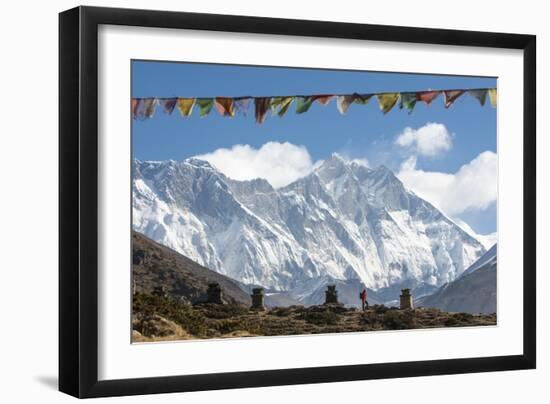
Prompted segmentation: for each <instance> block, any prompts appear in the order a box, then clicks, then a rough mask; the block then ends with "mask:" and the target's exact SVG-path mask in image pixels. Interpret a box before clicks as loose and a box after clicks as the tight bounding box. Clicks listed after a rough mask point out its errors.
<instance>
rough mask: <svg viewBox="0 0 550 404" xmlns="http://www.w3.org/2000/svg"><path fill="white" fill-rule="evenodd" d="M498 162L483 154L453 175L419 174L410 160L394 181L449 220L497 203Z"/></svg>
mask: <svg viewBox="0 0 550 404" xmlns="http://www.w3.org/2000/svg"><path fill="white" fill-rule="evenodd" d="M497 171H498V160H497V155H496V153H493V152H491V151H485V152H483V153H481V154H479V155H478V156H477V157H476V158H475V159H473V160H472V161H470V162H469V163H467V164H465V165H463V166H462V167H460V169H459V170H458V171H457V172H456V173H454V174H449V173H441V172H433V171H423V170H418V169H417V168H416V157H415V156H412V157H410V158H409V159H407V160H405V162H404V163H403V164H402V165H401V169H400V172H399V173H398V175H397V176H398V177H399V179H400V180H401V181H403V183H404V184H405V186H407V187H408V188H410V189H412V190H413V191H414V192H415V193H416V194H418V195H419V196H421V197H422V198H425V199H426V200H427V201H429V202H431V203H432V204H434V205H435V206H437V207H438V208H439V209H441V210H442V211H443V212H445V213H446V214H447V215H449V216H451V217H452V216H455V215H458V214H460V213H462V212H464V211H466V210H469V209H476V210H483V209H486V208H487V207H489V206H490V205H491V204H492V203H493V202H495V201H496V199H497Z"/></svg>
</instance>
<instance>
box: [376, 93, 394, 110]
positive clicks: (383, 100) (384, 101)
mask: <svg viewBox="0 0 550 404" xmlns="http://www.w3.org/2000/svg"><path fill="white" fill-rule="evenodd" d="M377 97H378V105H379V106H380V110H381V111H382V112H383V113H385V114H387V113H388V112H390V111H391V109H392V108H393V106H394V105H395V103H396V102H397V100H398V99H399V93H383V94H378V96H377Z"/></svg>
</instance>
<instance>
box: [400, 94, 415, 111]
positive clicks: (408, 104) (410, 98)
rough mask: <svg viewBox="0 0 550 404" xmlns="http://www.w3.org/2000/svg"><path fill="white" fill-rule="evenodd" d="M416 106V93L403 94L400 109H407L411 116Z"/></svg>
mask: <svg viewBox="0 0 550 404" xmlns="http://www.w3.org/2000/svg"><path fill="white" fill-rule="evenodd" d="M415 105H416V93H401V103H400V104H399V108H401V109H403V108H407V110H408V111H409V114H411V113H412V112H413V109H414V106H415Z"/></svg>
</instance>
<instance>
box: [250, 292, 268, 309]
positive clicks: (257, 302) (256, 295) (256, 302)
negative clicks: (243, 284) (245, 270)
mask: <svg viewBox="0 0 550 404" xmlns="http://www.w3.org/2000/svg"><path fill="white" fill-rule="evenodd" d="M250 297H251V298H252V306H250V310H255V311H264V310H265V306H264V289H263V288H254V289H252V294H251V295H250Z"/></svg>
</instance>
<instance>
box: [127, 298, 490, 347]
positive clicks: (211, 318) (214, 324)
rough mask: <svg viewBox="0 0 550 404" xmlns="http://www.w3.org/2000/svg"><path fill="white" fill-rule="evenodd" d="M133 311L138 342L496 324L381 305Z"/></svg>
mask: <svg viewBox="0 0 550 404" xmlns="http://www.w3.org/2000/svg"><path fill="white" fill-rule="evenodd" d="M133 311H134V320H133V328H134V339H133V340H134V342H141V341H162V340H176V339H179V340H185V339H195V338H232V337H247V336H274V335H300V334H325V333H341V332H356V331H379V330H404V329H419V328H441V327H463V326H487V325H495V324H496V315H494V314H491V315H472V314H468V313H447V312H443V311H440V310H438V309H427V308H421V309H416V310H399V309H397V308H388V307H385V306H382V305H375V306H371V307H370V308H369V309H368V310H366V311H364V312H363V311H360V310H357V309H355V308H346V307H343V306H341V305H320V306H309V307H303V306H291V307H284V308H283V307H281V308H273V309H270V310H267V311H260V312H255V311H250V310H249V309H248V308H247V307H244V306H241V305H237V304H226V305H218V304H199V305H194V306H192V305H188V304H182V303H181V302H179V301H177V300H176V299H173V298H171V297H166V296H156V295H150V294H142V293H137V294H135V295H134V300H133ZM172 324H174V325H175V326H177V327H173V326H172Z"/></svg>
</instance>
